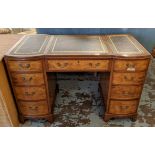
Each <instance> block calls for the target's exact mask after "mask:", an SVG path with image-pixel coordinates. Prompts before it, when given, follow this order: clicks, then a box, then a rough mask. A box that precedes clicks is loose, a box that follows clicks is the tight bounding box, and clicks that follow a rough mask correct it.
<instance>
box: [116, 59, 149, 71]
mask: <svg viewBox="0 0 155 155" xmlns="http://www.w3.org/2000/svg"><path fill="white" fill-rule="evenodd" d="M148 65H149V60H115V62H114V70H115V71H129V72H130V71H131V72H135V71H145V70H147V67H148Z"/></svg>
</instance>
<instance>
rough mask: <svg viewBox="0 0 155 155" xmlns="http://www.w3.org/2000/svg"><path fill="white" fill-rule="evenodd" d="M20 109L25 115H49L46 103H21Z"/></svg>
mask: <svg viewBox="0 0 155 155" xmlns="http://www.w3.org/2000/svg"><path fill="white" fill-rule="evenodd" d="M19 109H20V111H21V113H22V114H23V115H27V116H30V115H36V116H38V115H47V114H48V106H47V102H46V101H37V102H19Z"/></svg>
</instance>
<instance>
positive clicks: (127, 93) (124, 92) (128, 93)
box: [122, 91, 134, 96]
mask: <svg viewBox="0 0 155 155" xmlns="http://www.w3.org/2000/svg"><path fill="white" fill-rule="evenodd" d="M122 94H123V95H126V96H129V95H134V93H131V92H126V91H122Z"/></svg>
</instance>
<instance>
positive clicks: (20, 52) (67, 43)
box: [5, 34, 150, 121]
mask: <svg viewBox="0 0 155 155" xmlns="http://www.w3.org/2000/svg"><path fill="white" fill-rule="evenodd" d="M38 37H39V42H35V41H36V39H38ZM29 38H31V37H30V36H29V37H27V39H26V40H25V38H24V40H23V41H22V42H21V43H19V44H18V45H17V46H15V48H13V49H12V51H11V52H10V53H7V54H6V57H5V61H6V64H7V69H8V71H9V75H10V79H11V82H12V86H13V89H14V94H15V97H16V102H17V104H18V106H19V110H21V103H20V102H21V101H22V102H23V101H24V100H25V101H27V103H25V104H24V106H23V107H24V108H23V107H22V108H23V110H22V111H21V113H20V118H21V120H24V119H26V118H34V119H35V118H36V119H37V118H46V119H49V118H50V117H51V120H53V111H52V109H53V103H54V99H55V92H56V78H55V75H54V73H49V72H79V71H81V72H100V73H101V74H100V86H101V93H102V94H103V97H104V102H105V105H106V109H105V116H104V120H105V121H108V120H109V119H110V118H113V117H130V118H136V116H137V109H138V104H139V100H140V95H141V92H142V87H143V84H144V80H145V77H146V72H147V69H148V65H149V61H150V54H149V53H148V52H147V51H146V49H145V48H144V47H143V46H142V45H141V44H140V43H138V41H136V39H135V38H134V37H133V36H131V35H124V34H123V35H107V36H45V35H39V36H38V35H36V36H33V39H32V38H31V39H30V40H35V41H34V42H35V43H36V44H35V46H33V41H32V43H31V42H30V41H29ZM45 38H47V39H45ZM40 40H42V41H40ZM25 42H26V43H25ZM43 42H44V43H43ZM24 43H25V45H24ZM24 51H25V53H24ZM26 51H28V52H26ZM102 72H106V73H102ZM16 73H18V74H16ZM40 75H43V77H42V76H40ZM50 75H51V76H50ZM23 76H24V78H23ZM32 76H33V77H32ZM35 81H39V82H38V83H36V82H35ZM16 85H18V87H17V86H16ZM37 85H38V86H39V85H40V86H39V87H37ZM41 85H42V86H41ZM19 99H20V101H19ZM135 99H136V100H135ZM34 100H35V101H37V103H38V104H37V106H39V107H40V108H38V107H36V104H33V103H34V102H33V101H34ZM39 100H40V103H39V102H38V101H39ZM41 100H45V102H46V103H47V104H44V105H43V104H42V103H41ZM26 104H27V105H28V106H26ZM31 104H32V105H34V109H33V110H32V109H31V108H30V107H29V105H31ZM25 106H26V107H25ZM44 106H46V108H45V107H44ZM35 107H36V108H35ZM37 109H40V111H38V112H37ZM41 109H42V110H43V111H44V110H45V109H48V113H47V112H45V113H44V112H43V113H42V114H41V113H40V112H41ZM32 111H35V112H34V113H32ZM25 112H26V113H25ZM51 120H50V121H51Z"/></svg>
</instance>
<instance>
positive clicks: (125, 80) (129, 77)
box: [112, 72, 145, 84]
mask: <svg viewBox="0 0 155 155" xmlns="http://www.w3.org/2000/svg"><path fill="white" fill-rule="evenodd" d="M144 80H145V72H138V73H116V72H114V73H113V79H112V83H113V84H143V83H144Z"/></svg>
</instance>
